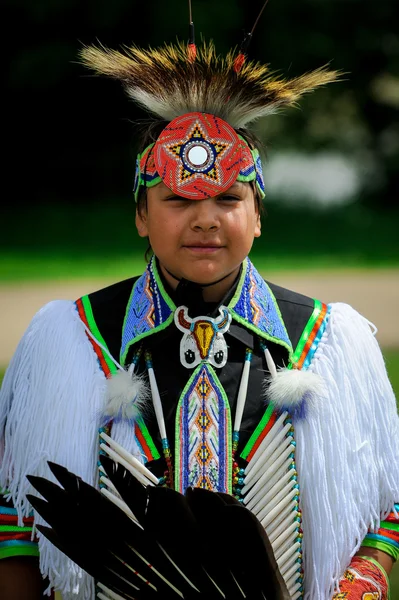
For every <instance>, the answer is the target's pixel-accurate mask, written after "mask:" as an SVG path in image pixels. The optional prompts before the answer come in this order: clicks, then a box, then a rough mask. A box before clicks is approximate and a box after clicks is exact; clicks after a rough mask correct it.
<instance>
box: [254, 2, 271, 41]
mask: <svg viewBox="0 0 399 600" xmlns="http://www.w3.org/2000/svg"><path fill="white" fill-rule="evenodd" d="M268 2H269V0H266V2H265V3H264V4H263V6H262V8H261V9H260V13H259V14H258V16H257V17H256V20H255V23H254V26H253V27H252V29H251V33H250V35H252V34H253V32H254V31H255V27H256V26H257V24H258V21H259V19H260V18H261V16H262V13H263V11H264V10H265V8H266V4H267V3H268Z"/></svg>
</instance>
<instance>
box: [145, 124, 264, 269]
mask: <svg viewBox="0 0 399 600" xmlns="http://www.w3.org/2000/svg"><path fill="white" fill-rule="evenodd" d="M168 123H169V121H163V120H156V121H154V120H148V121H142V122H141V123H140V127H139V129H138V131H139V135H138V139H137V148H138V153H141V152H143V151H144V150H145V149H146V148H147V147H148V146H149V145H150V144H153V143H154V142H156V141H157V139H158V137H159V136H160V134H161V132H162V131H163V130H164V129H165V127H166V126H167V125H168ZM235 131H236V132H237V133H238V134H239V135H241V136H242V137H243V138H244V140H245V141H246V142H247V144H248V146H249V147H250V148H251V149H253V148H257V149H258V150H259V153H260V154H263V155H265V154H266V152H265V148H264V146H263V144H262V142H261V141H260V139H259V138H258V137H257V136H256V135H255V134H254V133H253V132H252V131H249V130H248V129H244V128H237V129H236V130H235ZM249 184H250V186H251V188H252V191H253V193H254V197H255V202H256V208H257V210H258V212H259V214H260V215H261V216H263V215H264V214H265V208H264V204H263V201H262V198H261V197H260V194H259V191H258V188H257V186H256V183H255V181H250V182H249ZM146 210H147V190H146V188H145V187H143V186H141V187H140V189H139V191H138V195H137V212H138V214H139V215H140V214H142V212H143V211H146ZM144 256H145V259H146V260H147V261H148V260H149V259H150V258H151V256H152V248H151V245H150V244H149V245H148V248H147V250H146V251H145V255H144Z"/></svg>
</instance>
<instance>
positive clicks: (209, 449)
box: [175, 363, 232, 493]
mask: <svg viewBox="0 0 399 600" xmlns="http://www.w3.org/2000/svg"><path fill="white" fill-rule="evenodd" d="M231 469H232V457H231V418H230V407H229V403H228V400H227V397H226V394H225V392H224V390H223V388H222V386H221V384H220V382H219V380H218V377H217V375H216V373H215V371H214V370H213V369H212V367H211V366H210V365H207V364H204V363H202V364H200V365H199V366H198V367H197V369H196V370H195V371H194V373H193V374H192V376H191V378H190V380H189V382H188V384H187V385H186V387H185V389H184V390H183V393H182V396H181V398H180V400H179V404H178V407H177V411H176V451H175V489H176V490H177V491H179V492H181V493H184V492H185V490H186V489H187V487H189V486H190V487H200V488H204V489H207V490H213V491H218V492H225V493H231V481H232V471H231Z"/></svg>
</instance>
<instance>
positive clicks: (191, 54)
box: [187, 0, 197, 63]
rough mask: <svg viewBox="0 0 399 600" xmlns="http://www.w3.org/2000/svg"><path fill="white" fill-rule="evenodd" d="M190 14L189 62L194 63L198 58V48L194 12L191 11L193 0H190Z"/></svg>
mask: <svg viewBox="0 0 399 600" xmlns="http://www.w3.org/2000/svg"><path fill="white" fill-rule="evenodd" d="M188 12H189V20H190V23H189V26H188V44H187V58H188V62H190V63H193V62H194V61H195V59H196V56H197V46H196V45H195V31H194V22H193V12H192V9H191V0H188Z"/></svg>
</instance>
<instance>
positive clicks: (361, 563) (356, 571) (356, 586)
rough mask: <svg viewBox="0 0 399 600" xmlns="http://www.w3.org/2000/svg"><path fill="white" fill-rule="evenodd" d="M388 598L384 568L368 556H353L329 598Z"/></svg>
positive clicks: (338, 599) (353, 599)
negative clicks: (336, 589) (336, 590)
mask: <svg viewBox="0 0 399 600" xmlns="http://www.w3.org/2000/svg"><path fill="white" fill-rule="evenodd" d="M360 598H362V599H364V600H374V598H376V599H378V600H388V598H389V582H388V577H387V574H386V573H385V571H384V569H383V568H382V567H381V565H379V564H378V563H377V562H376V561H375V560H373V559H372V558H369V557H368V556H367V557H366V556H354V557H353V558H352V560H351V563H350V565H349V566H348V568H347V569H346V571H345V573H344V575H343V577H342V579H341V581H340V582H339V591H338V592H336V593H335V594H334V595H333V597H332V599H331V600H359V599H360Z"/></svg>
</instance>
